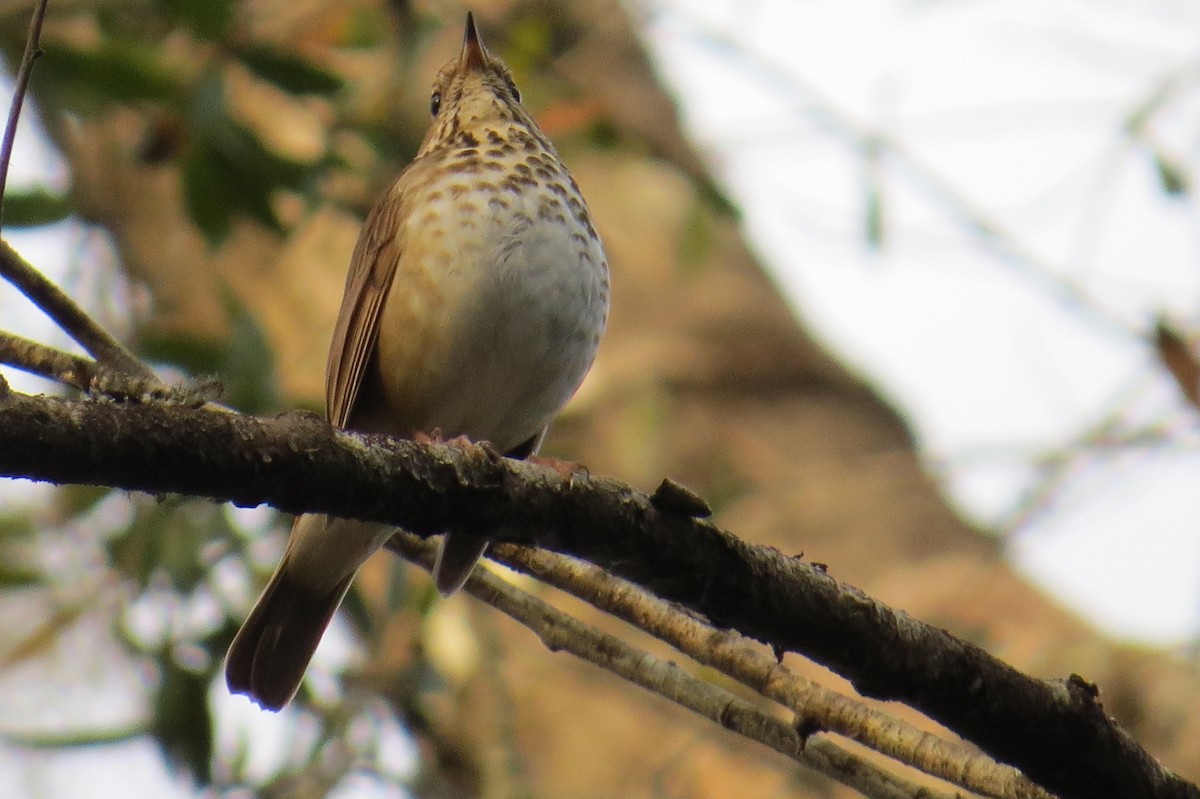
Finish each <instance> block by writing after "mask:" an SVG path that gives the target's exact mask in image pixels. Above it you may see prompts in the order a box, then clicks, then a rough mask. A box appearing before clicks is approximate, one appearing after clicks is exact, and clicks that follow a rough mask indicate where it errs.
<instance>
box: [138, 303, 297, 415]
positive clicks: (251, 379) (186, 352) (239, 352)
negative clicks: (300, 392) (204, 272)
mask: <svg viewBox="0 0 1200 799" xmlns="http://www.w3.org/2000/svg"><path fill="white" fill-rule="evenodd" d="M223 299H224V301H225V302H224V305H225V312H226V314H227V316H228V318H229V322H230V331H229V338H228V340H226V341H219V342H217V341H201V340H199V339H196V338H192V337H187V336H175V335H171V336H154V335H143V337H142V340H141V342H140V344H141V351H142V354H143V355H144V356H145V357H147V358H149V359H150V360H152V361H157V362H159V363H169V364H172V365H174V366H177V367H179V368H180V369H182V370H183V371H184V372H186V373H188V374H191V375H216V376H217V377H218V379H219V380H220V383H221V389H222V390H221V402H223V403H225V404H226V405H229V406H231V407H233V408H237V409H238V410H240V411H242V412H244V413H269V412H271V411H274V410H276V409H277V408H278V407H279V405H280V396H279V386H278V381H277V377H276V370H275V352H274V350H272V349H271V344H270V342H269V341H267V338H266V335H265V334H264V332H263V330H262V327H261V326H260V325H259V323H258V320H257V319H255V318H254V316H253V315H252V314H251V313H250V311H249V310H248V309H247V308H246V307H245V305H244V304H243V303H241V302H240V301H239V300H238V298H237V296H236V295H235V294H234V293H233V292H231V291H226V292H224V293H223Z"/></svg>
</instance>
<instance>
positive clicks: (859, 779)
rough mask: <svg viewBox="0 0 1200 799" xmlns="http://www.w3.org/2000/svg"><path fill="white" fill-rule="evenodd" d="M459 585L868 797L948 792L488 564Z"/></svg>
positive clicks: (422, 560) (402, 542)
mask: <svg viewBox="0 0 1200 799" xmlns="http://www.w3.org/2000/svg"><path fill="white" fill-rule="evenodd" d="M388 548H389V549H392V550H394V551H396V552H399V553H400V554H401V555H403V556H404V557H405V558H406V559H408V560H411V561H413V562H414V563H418V564H420V565H421V566H422V567H423V568H425V569H432V568H433V560H434V553H435V552H436V549H437V547H436V545H434V544H432V543H430V542H427V541H424V540H422V539H420V538H418V537H416V536H414V535H410V534H407V533H403V532H401V533H398V534H397V535H396V536H394V537H393V538H392V540H391V541H390V542H389V544H388ZM464 590H466V591H467V593H469V594H471V596H474V597H476V598H477V599H480V600H482V601H484V602H486V603H487V604H489V605H491V606H492V607H494V608H496V609H497V610H499V611H501V612H502V613H505V614H507V615H508V616H509V617H511V618H513V619H515V620H516V621H518V622H520V623H521V624H523V625H525V626H526V627H528V628H529V629H530V630H532V631H533V633H534V634H535V635H537V637H538V638H539V639H541V641H542V643H543V644H545V646H546V648H547V649H549V650H550V651H551V652H560V651H561V652H570V653H571V654H573V655H575V656H576V657H578V658H580V659H582V660H586V661H588V662H590V663H594V664H596V665H598V666H600V667H601V668H603V669H605V670H607V671H611V672H612V673H614V674H616V675H617V676H619V677H622V678H623V679H625V680H627V681H629V682H631V683H633V684H635V685H640V686H641V687H643V688H645V689H646V690H648V691H650V692H652V693H655V694H658V695H659V696H662V697H665V698H666V699H669V700H670V701H672V702H674V703H676V704H678V705H680V706H682V707H685V708H687V709H688V710H691V711H692V712H694V713H697V714H698V715H701V716H703V717H705V718H707V719H708V720H709V721H712V722H715V723H716V724H718V725H720V726H722V727H724V728H725V729H727V730H730V731H732V732H735V733H737V734H738V735H741V736H742V737H744V738H749V739H750V740H753V741H758V742H759V743H761V744H763V745H765V746H767V747H770V748H771V749H774V750H775V751H776V752H779V753H780V754H783V755H785V756H786V757H789V758H791V759H793V760H795V761H796V762H798V763H801V764H803V765H806V766H808V767H810V768H812V769H815V770H816V771H819V772H820V773H822V774H824V775H826V776H827V777H830V778H832V779H834V780H837V781H838V782H841V783H843V784H845V785H848V786H849V787H851V788H854V789H855V790H856V791H858V792H860V793H862V794H863V795H864V796H867V797H870V799H952V797H951V796H949V795H948V794H945V793H943V792H935V791H932V790H930V789H928V788H923V787H921V786H918V785H916V784H914V783H911V782H909V781H907V780H903V779H900V778H898V777H896V776H894V775H892V774H889V773H887V772H886V771H883V770H882V769H880V768H879V767H878V766H876V765H874V764H872V763H869V762H867V761H865V760H863V759H862V758H861V757H858V756H857V755H854V754H851V753H850V752H847V751H846V750H845V749H843V748H841V747H839V746H837V745H836V744H834V743H833V742H831V741H826V740H821V739H815V740H806V736H805V733H804V732H803V731H802V730H801V725H799V724H792V723H788V722H787V721H784V720H782V719H779V718H777V717H776V716H773V715H771V714H769V713H766V712H763V711H762V710H760V709H758V708H756V707H755V706H754V705H753V704H751V703H750V702H747V701H746V700H744V699H740V698H738V697H736V696H734V695H733V694H731V693H730V692H728V691H726V690H724V689H722V688H720V687H718V686H716V685H713V684H711V683H708V682H705V681H704V680H700V679H697V678H696V677H692V676H691V675H689V674H687V673H686V672H684V671H683V670H682V669H680V668H679V667H678V666H676V665H675V664H674V663H670V662H667V661H665V660H661V659H659V658H656V657H654V656H653V655H651V654H649V653H648V652H644V651H642V650H640V649H637V648H635V647H632V646H630V645H629V644H627V643H625V642H624V641H622V640H621V639H620V638H617V637H616V636H614V635H610V634H609V633H606V632H603V631H601V630H597V629H596V628H594V627H590V626H588V625H587V624H584V623H583V622H581V621H580V620H578V619H576V618H574V617H573V616H570V615H568V614H567V613H564V612H563V611H561V610H559V609H557V608H555V607H553V606H552V605H550V604H548V603H546V602H544V601H542V600H541V599H538V598H537V597H535V596H533V595H532V594H529V593H528V592H525V591H522V590H521V589H519V588H517V587H516V586H513V585H511V584H510V583H507V582H505V581H504V580H502V579H500V578H499V577H497V576H496V575H494V574H492V573H490V572H488V571H486V570H482V569H481V570H477V571H476V572H475V573H474V574H473V575H472V577H471V579H470V580H469V581H468V582H467V584H466V586H465V588H464Z"/></svg>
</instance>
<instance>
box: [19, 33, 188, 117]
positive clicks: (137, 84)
mask: <svg viewBox="0 0 1200 799" xmlns="http://www.w3.org/2000/svg"><path fill="white" fill-rule="evenodd" d="M43 51H44V55H43V56H42V58H40V59H39V60H38V68H37V69H36V70H34V78H33V79H34V81H35V82H36V84H37V90H38V91H39V92H45V93H46V94H48V95H50V96H57V97H59V98H60V101H61V102H63V103H64V104H66V105H71V106H74V107H76V108H77V109H80V110H84V111H95V110H98V109H100V108H104V107H111V105H112V104H113V103H129V102H141V101H150V102H163V103H171V102H177V101H178V100H179V99H180V98H181V97H182V83H181V82H180V79H179V77H178V76H177V75H176V74H175V73H174V72H172V71H171V70H170V69H168V68H167V66H166V64H165V62H164V61H163V56H162V49H161V48H160V47H158V46H157V45H153V46H152V45H149V44H144V43H142V42H133V41H129V40H123V39H111V38H110V39H107V40H105V41H104V43H103V44H101V45H99V46H98V47H95V48H88V49H82V48H76V47H72V46H70V45H67V44H64V43H62V42H47V43H46V44H45V46H44V47H43Z"/></svg>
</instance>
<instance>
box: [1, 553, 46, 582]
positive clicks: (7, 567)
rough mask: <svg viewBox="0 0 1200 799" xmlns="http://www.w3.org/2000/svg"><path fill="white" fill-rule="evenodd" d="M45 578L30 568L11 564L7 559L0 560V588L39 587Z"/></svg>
mask: <svg viewBox="0 0 1200 799" xmlns="http://www.w3.org/2000/svg"><path fill="white" fill-rule="evenodd" d="M45 579H46V576H45V575H44V574H42V573H41V572H40V571H38V570H37V569H35V568H33V567H32V566H22V565H21V564H19V563H13V562H12V561H11V560H10V559H9V558H8V557H4V558H0V588H28V587H30V586H34V585H41V584H42V583H44V582H45Z"/></svg>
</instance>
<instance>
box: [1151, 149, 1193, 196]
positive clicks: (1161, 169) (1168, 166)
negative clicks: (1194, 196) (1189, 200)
mask: <svg viewBox="0 0 1200 799" xmlns="http://www.w3.org/2000/svg"><path fill="white" fill-rule="evenodd" d="M1154 167H1155V169H1157V170H1158V180H1159V182H1160V183H1161V184H1162V188H1163V191H1164V192H1166V194H1167V195H1168V196H1170V197H1181V196H1183V195H1185V194H1187V193H1188V190H1189V188H1190V187H1191V184H1190V181H1189V180H1188V176H1187V172H1185V171H1184V169H1183V167H1182V166H1181V165H1180V164H1179V162H1178V161H1176V160H1175V159H1174V158H1171V157H1169V156H1167V155H1166V154H1164V153H1162V152H1156V153H1155V154H1154Z"/></svg>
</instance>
